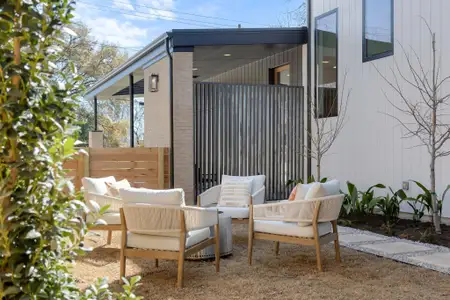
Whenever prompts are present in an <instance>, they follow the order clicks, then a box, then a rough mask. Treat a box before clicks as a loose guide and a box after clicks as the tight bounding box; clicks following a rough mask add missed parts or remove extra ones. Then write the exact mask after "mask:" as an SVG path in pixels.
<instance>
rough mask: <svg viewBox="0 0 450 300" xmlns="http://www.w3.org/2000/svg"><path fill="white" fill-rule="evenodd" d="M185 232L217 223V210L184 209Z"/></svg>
mask: <svg viewBox="0 0 450 300" xmlns="http://www.w3.org/2000/svg"><path fill="white" fill-rule="evenodd" d="M183 210H184V219H185V224H186V231H192V230H197V229H202V228H206V227H211V226H214V225H216V224H218V223H219V217H218V212H217V209H209V208H202V207H193V206H190V207H184V208H183Z"/></svg>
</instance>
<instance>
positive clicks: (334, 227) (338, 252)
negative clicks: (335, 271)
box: [331, 220, 341, 262]
mask: <svg viewBox="0 0 450 300" xmlns="http://www.w3.org/2000/svg"><path fill="white" fill-rule="evenodd" d="M331 224H333V233H335V234H336V239H335V240H334V250H335V251H336V261H337V262H341V249H340V247H339V234H338V230H337V221H336V220H335V221H333V222H331Z"/></svg>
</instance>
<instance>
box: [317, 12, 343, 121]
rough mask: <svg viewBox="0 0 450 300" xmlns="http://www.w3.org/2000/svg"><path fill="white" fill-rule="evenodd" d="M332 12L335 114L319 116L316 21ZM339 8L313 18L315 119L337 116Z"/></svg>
mask: <svg viewBox="0 0 450 300" xmlns="http://www.w3.org/2000/svg"><path fill="white" fill-rule="evenodd" d="M332 14H336V42H337V43H336V115H330V116H320V115H319V112H318V109H319V106H318V100H319V99H318V93H317V74H316V72H317V55H316V54H317V40H318V38H317V37H318V30H317V21H318V20H320V19H322V18H325V17H328V16H330V15H332ZM338 91H339V9H338V8H337V7H336V8H334V9H332V10H330V11H327V12H326V13H323V14H321V15H318V16H316V17H315V18H314V98H315V99H314V101H316V105H315V106H316V109H315V110H316V111H315V112H314V117H315V118H316V119H323V118H335V117H337V116H339V105H338V103H339V100H340V99H339V92H338Z"/></svg>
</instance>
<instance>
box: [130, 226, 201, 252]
mask: <svg viewBox="0 0 450 300" xmlns="http://www.w3.org/2000/svg"><path fill="white" fill-rule="evenodd" d="M209 236H210V230H209V228H203V229H199V230H193V231H190V232H188V234H187V235H186V248H190V247H192V246H194V245H196V244H198V243H200V242H202V241H204V240H206V239H208V238H209ZM127 246H128V247H131V248H140V249H155V250H167V251H179V250H180V238H179V237H166V236H155V235H148V234H138V233H131V232H130V233H128V238H127Z"/></svg>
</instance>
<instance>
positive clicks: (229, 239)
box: [187, 214, 233, 260]
mask: <svg viewBox="0 0 450 300" xmlns="http://www.w3.org/2000/svg"><path fill="white" fill-rule="evenodd" d="M210 231H211V233H210V236H211V237H213V236H214V226H212V227H211V228H210ZM219 235H220V256H221V257H223V256H227V255H230V254H231V253H232V252H233V234H232V226H231V217H230V216H226V215H224V214H219ZM215 246H216V245H211V246H209V247H207V248H205V249H203V250H201V251H199V252H197V253H195V254H192V255H191V256H189V257H187V259H192V260H196V259H208V258H214V257H215V254H214V248H215Z"/></svg>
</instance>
